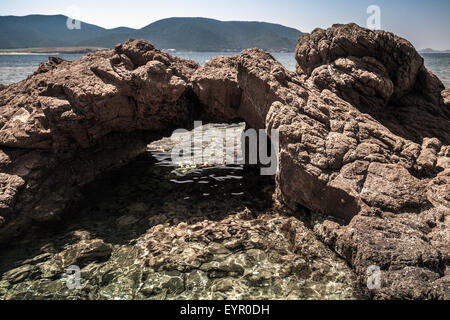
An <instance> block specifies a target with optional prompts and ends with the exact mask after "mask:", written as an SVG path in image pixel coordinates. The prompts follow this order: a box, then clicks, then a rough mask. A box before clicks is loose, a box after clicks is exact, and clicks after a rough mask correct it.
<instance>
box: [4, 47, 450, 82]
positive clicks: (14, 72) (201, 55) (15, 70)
mask: <svg viewBox="0 0 450 320" xmlns="http://www.w3.org/2000/svg"><path fill="white" fill-rule="evenodd" d="M173 54H174V55H176V56H179V57H181V58H185V59H192V60H195V61H197V62H198V63H200V64H202V65H203V64H205V63H206V62H208V61H209V60H210V59H211V58H213V57H215V56H233V55H237V54H239V52H175V53H173ZM272 55H273V56H274V57H275V59H277V60H278V61H280V62H281V63H282V64H283V65H284V66H285V67H286V68H287V69H289V70H295V59H294V53H293V52H283V53H280V52H277V53H272ZM48 56H49V55H48V54H42V55H36V54H32V55H31V54H21V55H14V54H0V84H11V83H15V82H18V81H21V80H23V79H25V78H26V77H27V76H28V75H30V74H31V73H33V72H34V71H35V70H36V68H37V67H38V65H39V63H40V62H43V61H46V60H47V59H48ZM58 56H60V57H61V58H63V59H66V60H77V59H79V58H81V57H82V56H83V55H82V54H60V55H58ZM423 57H424V59H425V65H426V67H427V68H428V69H429V70H431V71H432V72H433V73H435V74H436V75H437V76H438V77H439V78H440V79H441V80H442V82H443V83H444V85H445V86H446V87H447V88H449V87H450V54H448V53H442V54H440V53H437V54H436V53H433V54H423Z"/></svg>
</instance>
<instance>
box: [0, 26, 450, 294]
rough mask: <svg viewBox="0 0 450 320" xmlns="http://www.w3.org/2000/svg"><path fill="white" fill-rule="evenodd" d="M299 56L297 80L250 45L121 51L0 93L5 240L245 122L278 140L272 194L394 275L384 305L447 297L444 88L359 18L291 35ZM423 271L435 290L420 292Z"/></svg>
mask: <svg viewBox="0 0 450 320" xmlns="http://www.w3.org/2000/svg"><path fill="white" fill-rule="evenodd" d="M361 43H363V45H362V46H361V45H360V44H361ZM397 44H398V45H397ZM396 56H397V57H409V58H408V59H391V57H396ZM296 58H297V61H298V68H297V72H289V71H287V70H286V69H285V68H284V67H283V66H282V65H281V64H280V63H278V62H277V61H276V60H274V59H273V58H272V57H271V56H270V54H267V53H265V52H263V51H261V50H256V49H251V50H246V51H244V52H243V53H242V54H241V55H239V56H238V57H232V58H216V59H213V60H212V61H210V62H209V63H208V64H207V65H206V66H204V67H200V66H199V65H198V64H196V63H195V62H193V61H187V60H183V59H179V58H175V57H171V56H170V55H168V54H165V53H162V52H160V51H158V50H156V49H154V48H153V47H152V46H151V45H150V44H148V43H146V42H144V41H129V42H127V43H125V44H123V45H119V46H117V47H116V48H115V49H114V50H111V51H106V52H100V53H93V54H89V55H88V56H86V57H84V58H82V59H81V60H79V61H77V62H66V61H61V60H59V59H52V60H51V61H50V62H49V63H46V64H44V65H42V66H41V67H40V68H39V70H38V71H37V72H36V73H35V74H34V75H33V76H31V77H30V78H29V79H27V80H25V81H23V82H21V83H18V84H15V85H11V86H8V87H7V88H3V89H2V90H1V96H0V106H1V129H0V145H1V146H2V151H1V154H0V159H1V171H2V174H1V175H0V184H1V186H2V193H1V196H2V197H1V198H0V217H1V218H0V238H3V239H6V238H8V237H10V236H11V235H14V234H16V232H15V231H16V228H20V227H23V226H26V225H27V224H29V223H31V222H32V221H33V220H41V221H42V220H43V221H45V219H48V218H52V217H53V216H56V215H58V214H59V213H60V212H61V211H62V209H63V208H64V205H65V203H66V201H67V200H68V199H70V194H71V190H72V188H75V187H77V186H79V185H83V184H85V183H87V182H88V181H91V180H92V179H94V178H95V176H97V175H98V174H99V173H100V172H102V171H105V170H109V169H110V168H112V167H114V166H118V165H120V164H121V163H122V162H123V161H127V160H128V159H132V158H133V157H134V156H136V155H137V154H139V153H140V152H142V151H143V148H144V147H145V146H146V144H147V143H148V142H149V141H151V140H155V139H159V138H160V137H162V136H167V135H170V133H171V132H172V130H173V129H176V128H181V127H185V128H189V125H190V124H192V123H193V120H204V121H205V122H208V121H211V122H234V121H237V120H241V119H243V120H245V121H246V122H247V124H248V125H249V126H251V127H253V128H257V129H261V128H265V129H266V130H267V131H268V132H270V131H271V130H272V129H278V130H279V131H280V144H281V149H280V171H279V173H278V175H277V191H276V196H277V199H278V200H279V201H281V202H282V203H283V204H285V205H288V206H289V207H291V208H295V206H297V205H298V204H300V205H303V206H305V207H307V208H309V209H310V210H311V211H312V212H321V213H322V214H324V216H323V217H322V219H321V220H318V222H317V226H316V228H317V229H318V233H319V234H320V237H321V238H322V239H323V241H324V242H326V243H327V244H329V245H330V246H331V247H334V248H335V249H336V251H338V252H339V253H340V254H341V255H342V256H344V257H345V258H346V259H347V260H348V261H349V263H350V264H351V265H352V266H353V267H354V268H355V269H356V270H357V272H358V274H360V275H361V277H363V276H364V274H365V272H366V269H367V267H368V266H369V265H371V264H374V263H375V264H381V265H383V266H386V268H387V269H389V268H390V269H389V270H390V271H389V272H387V273H385V274H384V276H385V277H386V278H387V279H388V280H389V281H391V282H390V283H391V285H390V286H389V287H388V288H386V289H385V290H382V291H380V292H378V293H377V295H378V296H379V297H387V296H390V295H391V296H392V295H394V296H395V294H398V293H396V291H395V290H399V291H400V292H406V293H405V295H413V294H415V291H414V290H415V288H418V287H420V288H423V290H422V291H420V292H421V293H420V294H421V295H425V294H427V295H430V294H431V293H429V292H432V294H433V295H437V296H442V295H443V294H445V292H444V293H442V292H441V291H442V290H444V289H443V288H445V285H446V283H447V284H448V279H446V278H445V277H444V276H442V275H443V274H444V273H443V271H442V270H443V269H446V268H447V265H448V261H449V258H448V254H447V253H448V252H449V251H448V243H449V238H448V232H447V231H448V224H446V223H447V222H446V221H447V220H448V217H449V214H450V210H449V208H450V198H449V196H448V195H449V194H450V193H449V190H448V186H449V185H450V175H449V163H450V162H449V156H450V153H449V142H450V136H449V131H448V127H449V125H450V114H449V110H450V108H449V106H450V100H449V97H450V94H449V91H448V90H444V86H443V85H442V83H441V82H440V81H439V79H437V78H436V77H435V76H434V75H433V74H432V73H430V72H429V71H428V70H426V68H425V67H424V65H423V59H421V58H420V56H419V55H418V54H417V52H416V51H415V49H414V47H413V46H412V45H411V44H410V43H409V42H407V41H406V40H404V39H401V38H399V37H396V36H395V35H393V34H391V33H387V32H383V31H369V30H366V29H363V28H360V27H358V26H356V25H354V24H350V25H336V26H333V27H332V28H330V29H328V30H321V29H317V30H315V31H314V32H313V33H312V34H311V35H307V36H304V37H302V38H301V39H300V41H299V46H298V48H297V52H296ZM402 79H404V80H405V81H402ZM327 216H333V217H334V218H329V217H327ZM336 218H337V219H336ZM342 219H343V220H342ZM413 221H415V222H414V223H413ZM427 226H428V227H427ZM427 228H429V229H427ZM442 230H444V231H442ZM22 231H23V230H22ZM411 248H412V249H411ZM405 252H407V253H405ZM397 257H399V258H397ZM424 272H425V273H427V275H428V276H429V278H430V279H435V280H433V281H430V282H426V283H423V282H420V281H419V282H420V284H418V283H416V282H417V281H418V280H417V279H419V278H420V274H421V273H424ZM447 278H448V277H447ZM396 279H397V280H396ZM398 279H401V281H400V282H398ZM392 281H393V282H392ZM395 281H397V282H398V283H401V285H404V287H401V288H400V287H398V286H397V287H396V284H395V283H396V282H395ZM446 281H447V282H446ZM388 283H389V282H388ZM392 283H393V284H392ZM399 286H400V285H399ZM427 290H428V291H427ZM439 290H441V291H439ZM444 291H445V290H444ZM425 292H428V293H425Z"/></svg>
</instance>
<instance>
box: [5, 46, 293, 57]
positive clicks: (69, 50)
mask: <svg viewBox="0 0 450 320" xmlns="http://www.w3.org/2000/svg"><path fill="white" fill-rule="evenodd" d="M105 50H111V49H110V48H101V47H49V48H24V49H22V48H20V49H0V55H27V54H86V53H89V52H97V51H105ZM160 50H161V51H163V52H166V53H169V54H176V53H181V54H185V53H196V52H202V53H210V52H217V53H219V52H228V53H236V52H237V53H239V52H241V51H242V50H238V49H234V50H231V49H228V50H210V51H191V50H173V49H160ZM268 52H270V53H294V51H285V50H279V51H277V50H269V51H268Z"/></svg>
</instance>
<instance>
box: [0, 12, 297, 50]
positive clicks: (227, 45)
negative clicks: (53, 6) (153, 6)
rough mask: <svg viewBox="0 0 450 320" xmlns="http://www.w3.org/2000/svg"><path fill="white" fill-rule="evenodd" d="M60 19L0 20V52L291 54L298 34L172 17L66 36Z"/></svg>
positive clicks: (260, 25)
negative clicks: (147, 47) (151, 49)
mask: <svg viewBox="0 0 450 320" xmlns="http://www.w3.org/2000/svg"><path fill="white" fill-rule="evenodd" d="M67 19H68V17H67V16H64V15H51V16H48V15H29V16H23V17H18V16H0V29H1V30H2V33H1V34H0V48H1V49H15V48H37V47H63V46H70V47H72V46H89V47H94V46H95V47H107V48H112V47H114V45H116V44H118V43H121V42H124V41H126V40H128V39H129V38H135V39H143V40H147V41H149V42H151V43H152V44H153V45H155V47H157V48H159V49H175V50H178V51H240V50H243V49H247V48H253V47H257V48H261V49H264V50H268V51H294V50H295V46H296V44H297V41H298V38H299V37H300V36H301V35H302V34H303V33H302V32H301V31H299V30H297V29H294V28H289V27H285V26H283V25H280V24H275V23H267V22H258V21H220V20H215V19H210V18H201V17H195V18H185V17H172V18H166V19H162V20H158V21H155V22H153V23H151V24H149V25H147V26H145V27H143V28H141V29H133V28H128V27H118V28H114V29H105V28H102V27H99V26H96V25H93V24H88V23H85V22H81V29H80V30H77V29H75V30H69V29H68V28H67V26H66V22H67Z"/></svg>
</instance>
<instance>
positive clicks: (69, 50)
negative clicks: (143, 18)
mask: <svg viewBox="0 0 450 320" xmlns="http://www.w3.org/2000/svg"><path fill="white" fill-rule="evenodd" d="M104 50H109V49H108V48H102V47H48V48H24V49H0V54H1V55H29V54H36V55H39V54H77V53H89V52H97V51H104Z"/></svg>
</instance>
